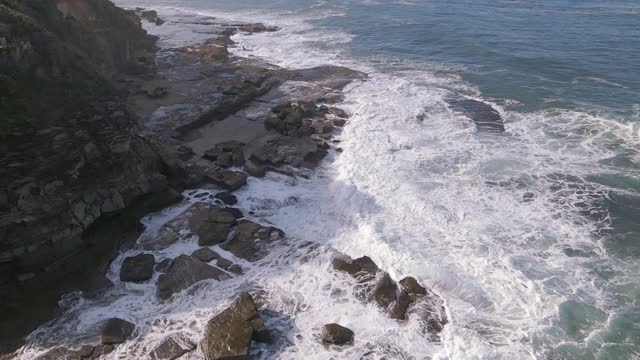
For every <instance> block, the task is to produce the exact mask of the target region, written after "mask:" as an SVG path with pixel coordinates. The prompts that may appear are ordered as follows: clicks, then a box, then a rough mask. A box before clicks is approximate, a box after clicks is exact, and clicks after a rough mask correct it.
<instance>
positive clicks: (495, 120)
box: [447, 99, 504, 133]
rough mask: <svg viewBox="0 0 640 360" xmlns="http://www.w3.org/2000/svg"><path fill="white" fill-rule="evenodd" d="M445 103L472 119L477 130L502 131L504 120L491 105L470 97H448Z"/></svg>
mask: <svg viewBox="0 0 640 360" xmlns="http://www.w3.org/2000/svg"><path fill="white" fill-rule="evenodd" d="M447 103H448V104H449V106H450V107H451V109H453V110H454V111H457V112H460V113H462V114H464V115H465V116H466V117H468V118H470V119H471V120H473V122H474V123H475V124H476V127H477V128H478V130H480V131H486V132H494V133H501V132H504V121H503V120H502V117H501V116H500V113H499V112H498V111H497V110H496V109H494V108H493V107H492V106H491V105H489V104H486V103H483V102H481V101H477V100H472V99H448V100H447Z"/></svg>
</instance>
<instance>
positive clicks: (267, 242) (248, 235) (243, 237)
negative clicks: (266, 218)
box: [220, 220, 284, 261]
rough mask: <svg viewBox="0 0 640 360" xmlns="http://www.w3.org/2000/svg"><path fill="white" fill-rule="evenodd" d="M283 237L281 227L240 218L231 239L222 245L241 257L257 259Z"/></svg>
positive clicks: (251, 259)
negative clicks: (263, 224)
mask: <svg viewBox="0 0 640 360" xmlns="http://www.w3.org/2000/svg"><path fill="white" fill-rule="evenodd" d="M283 238H284V232H283V231H282V230H280V229H277V228H275V227H271V226H268V227H267V226H262V225H259V224H256V223H254V222H252V221H249V220H240V222H239V223H238V227H237V229H236V232H235V234H234V235H233V237H232V238H231V240H230V241H229V242H228V243H225V244H222V245H221V246H220V247H221V248H222V249H224V250H226V251H229V252H231V253H232V254H233V255H235V256H237V257H239V258H242V259H245V260H248V261H257V260H260V259H262V258H264V257H265V256H266V255H267V254H268V249H269V247H270V246H271V245H272V244H274V243H276V242H278V241H280V240H282V239H283Z"/></svg>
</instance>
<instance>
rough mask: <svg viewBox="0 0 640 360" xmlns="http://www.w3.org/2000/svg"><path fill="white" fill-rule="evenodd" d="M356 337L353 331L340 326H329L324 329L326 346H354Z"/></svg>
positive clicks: (323, 337)
mask: <svg viewBox="0 0 640 360" xmlns="http://www.w3.org/2000/svg"><path fill="white" fill-rule="evenodd" d="M354 335H355V334H354V333H353V331H352V330H351V329H349V328H346V327H344V326H340V325H338V324H327V325H325V326H323V327H322V342H323V343H325V344H333V345H347V344H353V339H354Z"/></svg>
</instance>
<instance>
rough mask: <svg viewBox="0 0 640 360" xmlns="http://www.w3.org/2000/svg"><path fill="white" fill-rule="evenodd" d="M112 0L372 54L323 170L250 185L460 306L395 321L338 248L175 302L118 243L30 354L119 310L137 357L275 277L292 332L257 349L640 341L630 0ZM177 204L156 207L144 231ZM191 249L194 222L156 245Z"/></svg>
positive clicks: (241, 50)
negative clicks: (435, 318)
mask: <svg viewBox="0 0 640 360" xmlns="http://www.w3.org/2000/svg"><path fill="white" fill-rule="evenodd" d="M116 3H118V4H120V5H124V6H136V5H137V6H149V7H153V8H155V9H157V10H159V12H160V14H161V16H162V17H164V18H165V19H166V20H169V22H168V24H165V25H163V26H160V27H155V26H150V27H149V31H150V32H152V33H157V34H159V35H160V36H161V45H163V46H179V45H184V44H187V43H190V42H193V41H199V40H202V39H204V38H205V37H206V35H204V34H194V33H193V32H192V31H191V30H193V29H190V28H188V27H187V28H185V27H177V26H175V25H173V24H171V19H172V18H178V17H185V16H193V14H194V13H199V14H201V15H212V16H217V17H226V18H230V19H235V20H248V21H263V22H266V23H269V24H273V25H279V26H281V27H282V30H281V31H278V32H276V33H265V34H255V35H250V36H248V35H238V36H236V37H234V40H236V41H237V42H239V44H240V46H238V47H237V48H236V49H235V50H234V51H235V52H236V53H237V54H238V55H241V56H255V57H259V58H262V59H265V60H268V61H270V62H272V63H275V64H277V65H280V66H284V67H295V68H299V67H307V66H314V65H321V64H327V63H331V64H337V65H345V66H349V67H352V68H356V69H360V70H363V71H366V72H367V73H369V75H370V78H369V80H368V81H366V82H361V83H355V84H352V85H351V86H350V87H349V88H348V90H347V92H346V103H345V105H344V108H345V109H347V110H348V111H349V112H350V113H351V114H353V116H352V118H351V119H350V121H349V124H348V126H347V127H346V128H345V129H344V131H343V132H342V134H341V135H340V136H339V138H340V139H341V140H342V143H341V145H340V146H341V147H342V148H343V149H344V152H343V153H342V154H340V155H339V156H335V155H331V156H330V158H329V159H328V160H327V161H326V163H325V164H324V165H323V166H322V167H321V168H320V169H319V170H318V172H317V174H315V175H314V176H313V177H311V178H310V179H297V180H291V179H289V178H286V177H282V176H277V175H270V176H268V177H267V178H265V179H250V181H249V186H247V187H246V188H244V189H242V190H240V191H239V192H238V197H239V200H240V204H241V205H242V208H243V210H244V211H245V212H248V211H254V212H255V214H256V215H255V218H256V219H258V220H259V221H260V222H270V223H273V224H274V225H275V226H278V227H280V228H282V229H283V230H284V231H285V232H286V233H287V234H288V235H289V236H290V237H291V239H292V240H291V241H292V242H293V243H296V242H300V243H302V241H311V242H315V243H319V244H326V245H330V246H331V247H333V248H335V249H337V250H338V251H341V252H345V253H347V254H349V255H352V256H362V255H369V256H371V257H372V258H373V260H374V261H376V263H377V264H378V265H379V266H380V267H381V268H384V269H386V270H388V271H389V272H390V274H391V275H392V276H393V277H395V278H399V277H401V276H404V275H413V276H416V277H417V278H418V279H419V280H420V281H421V282H423V283H425V284H428V285H429V286H430V287H432V288H433V289H434V290H435V291H436V292H438V293H439V294H440V295H441V296H442V297H443V298H444V299H445V301H446V306H447V311H448V313H449V317H450V319H451V323H450V324H449V325H447V327H446V329H445V331H444V333H443V334H442V338H441V341H430V340H428V339H426V338H425V337H424V336H423V335H422V334H421V332H420V331H419V330H418V329H419V324H418V322H417V321H416V320H415V319H411V320H410V321H409V322H407V323H406V324H403V325H399V324H398V323H396V322H395V321H392V320H389V319H387V318H386V317H384V316H383V315H382V314H381V313H380V312H379V311H376V310H375V309H374V308H372V307H368V306H364V305H362V304H360V303H358V302H356V301H353V300H351V299H352V297H350V296H349V292H350V291H351V290H352V289H350V286H349V285H348V284H347V283H345V282H344V279H342V278H340V277H336V276H335V275H333V274H331V273H330V272H329V271H328V266H329V265H328V264H329V261H328V260H329V258H330V256H331V255H332V251H331V250H328V248H326V247H321V248H319V249H315V250H309V249H308V248H303V249H299V250H295V251H293V250H291V251H290V252H289V250H286V249H283V250H281V251H280V252H278V251H276V252H275V253H273V254H271V255H270V256H269V257H268V258H267V259H265V260H264V265H263V266H253V267H252V265H250V264H248V263H242V265H243V266H244V267H246V268H248V269H249V271H248V273H247V276H246V277H242V278H238V279H234V280H229V281H225V282H222V283H215V284H214V283H211V284H204V285H203V286H199V287H196V288H195V289H193V290H191V291H189V292H188V293H183V294H181V295H180V296H178V297H176V299H175V300H174V301H173V302H171V303H168V304H160V303H158V302H157V301H156V300H155V298H154V296H153V295H154V287H153V285H152V284H153V282H151V283H149V284H122V283H120V282H119V280H118V276H117V270H118V269H119V268H120V264H121V262H122V261H123V259H124V257H125V256H127V253H124V254H122V255H121V256H120V257H119V258H118V259H117V260H116V261H115V262H114V264H113V265H112V267H111V273H110V274H109V277H110V278H111V279H112V280H113V281H114V283H115V284H116V289H115V290H111V291H109V292H108V293H106V294H102V295H100V296H96V297H94V298H81V297H79V296H78V295H77V294H70V295H69V296H67V297H66V298H65V299H64V300H63V304H64V305H65V309H66V311H65V312H64V313H63V314H62V316H61V318H60V320H59V321H58V322H55V323H53V324H49V325H47V326H44V327H42V328H41V329H40V330H39V331H37V332H36V333H34V334H33V335H32V338H31V345H30V346H29V347H27V348H26V349H24V355H23V356H24V358H25V359H28V358H30V356H33V355H34V354H35V353H38V352H40V351H42V346H43V344H45V343H47V341H48V342H55V341H56V340H57V339H60V340H61V341H62V339H67V340H69V339H71V340H70V341H71V343H77V340H78V339H82V336H83V334H92V333H93V331H94V330H95V327H96V326H97V324H98V323H99V321H100V320H101V319H103V318H105V317H109V316H118V317H122V318H125V319H128V320H130V321H133V322H135V323H136V324H137V325H138V327H139V328H141V329H142V330H141V335H140V336H139V337H138V338H137V339H136V340H135V341H131V342H130V343H127V344H125V346H122V347H120V348H119V349H118V352H117V353H114V354H112V355H111V357H110V358H113V359H117V358H120V356H132V354H134V355H135V356H143V355H144V354H146V352H147V351H148V350H150V349H152V348H153V347H154V346H155V345H156V344H157V342H158V341H160V340H161V339H162V337H163V336H164V335H165V334H167V333H171V332H173V331H177V330H185V331H187V332H188V333H189V335H190V336H191V337H192V338H193V340H198V339H199V338H200V336H201V335H200V334H202V330H203V328H204V325H205V324H206V321H207V320H208V318H209V317H210V316H211V315H212V314H215V313H216V312H217V311H219V310H220V309H222V308H223V307H224V306H225V305H226V302H227V300H228V299H229V298H230V297H231V296H232V295H233V294H235V293H237V291H238V290H239V289H254V288H258V287H261V288H264V289H266V290H267V292H268V294H270V295H269V299H268V302H269V309H270V310H271V311H272V312H273V314H272V316H271V317H270V318H269V320H268V324H267V325H268V326H269V327H270V328H273V329H276V331H277V332H278V333H279V334H280V335H281V338H282V339H284V340H283V341H282V342H281V343H279V346H278V347H277V350H273V349H266V348H265V349H260V350H262V351H263V353H262V355H261V357H262V358H280V359H329V358H331V357H334V358H349V359H350V358H354V359H359V358H365V359H369V358H381V356H386V358H388V359H412V358H415V359H424V358H432V359H636V358H640V276H639V275H640V261H639V258H640V226H639V225H638V224H639V222H638V220H637V219H638V218H639V217H640V180H639V179H640V178H639V176H640V153H639V150H640V136H639V135H640V134H639V132H640V105H639V104H640V95H638V94H640V63H638V62H637V59H639V58H640V5H638V4H636V2H635V1H604V2H603V1H582V2H574V1H569V2H567V1H537V2H529V1H526V2H525V1H498V0H491V1H485V2H472V1H462V0H455V1H438V0H435V1H428V2H426V1H425V2H422V1H372V0H368V1H347V0H340V1H331V2H328V1H324V2H323V1H274V2H268V3H265V2H257V1H248V0H244V1H235V2H233V3H232V4H224V5H223V4H220V3H218V2H214V1H205V0H182V1H177V0H159V1H143V0H140V1H137V0H119V1H116ZM453 94H465V95H468V96H470V97H472V98H475V99H478V100H481V101H485V102H488V103H491V104H493V106H494V107H496V108H497V109H498V110H499V111H500V113H501V115H502V116H503V118H504V119H505V127H506V132H505V133H503V134H486V133H479V132H477V131H476V129H475V126H474V125H473V123H472V122H471V121H470V120H469V119H466V118H465V117H464V116H461V115H459V114H456V113H453V112H452V111H451V110H449V108H448V107H447V105H446V102H445V99H447V98H448V97H450V96H452V95H453ZM418 117H420V118H423V121H418V120H417V119H418ZM179 210H180V209H169V210H167V211H166V212H165V213H164V214H160V215H159V216H154V217H151V218H149V219H148V220H147V222H148V224H149V225H150V226H149V230H148V231H153V230H154V226H156V227H157V226H158V224H161V223H162V222H163V221H164V220H166V219H167V218H170V217H171V216H172V215H175V214H176V213H178V212H179ZM196 248H197V242H196V241H195V240H194V239H190V240H185V241H183V242H180V243H178V244H176V245H175V246H172V247H171V248H169V249H167V250H165V252H164V253H161V254H156V258H157V260H161V259H162V257H174V256H176V255H179V254H183V253H186V254H190V253H191V252H192V251H193V250H195V249H196ZM309 251H310V252H309ZM307 252H309V254H312V256H309V255H308V254H307ZM156 276H157V275H156ZM336 290H340V291H336ZM336 294H338V295H336ZM329 317H330V319H329ZM327 321H331V322H339V323H341V324H343V325H346V326H348V327H350V328H352V329H353V330H354V331H355V332H356V334H357V338H356V343H355V344H354V346H353V347H351V348H349V349H348V350H346V351H344V352H342V353H336V352H332V351H327V350H326V349H324V348H323V347H322V346H321V345H320V344H319V343H318V341H317V338H316V336H317V333H318V330H319V328H320V326H321V325H322V324H324V323H326V322H327ZM296 335H302V336H301V337H297V336H296ZM89 340H90V339H87V341H89ZM372 351H373V352H374V353H375V354H376V355H367V354H370V353H371V352H372ZM189 356H190V357H189V358H192V359H199V356H201V355H200V354H198V353H197V352H194V353H193V354H191V355H189ZM367 356H368V357H367Z"/></svg>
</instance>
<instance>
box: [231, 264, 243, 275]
mask: <svg viewBox="0 0 640 360" xmlns="http://www.w3.org/2000/svg"><path fill="white" fill-rule="evenodd" d="M228 270H229V272H231V273H234V274H236V275H242V274H243V273H244V271H243V270H242V267H241V266H240V265H238V264H233V265H231V266H229V269H228Z"/></svg>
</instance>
